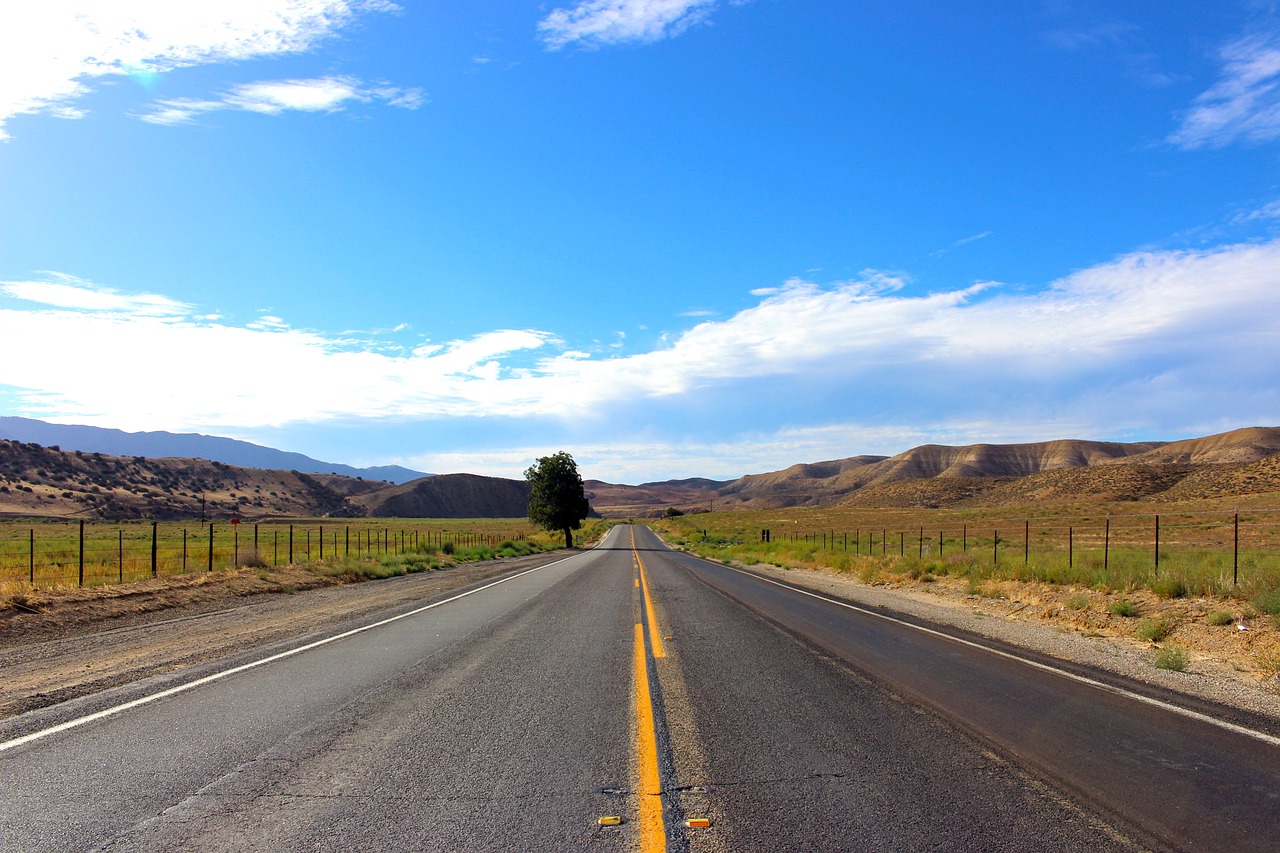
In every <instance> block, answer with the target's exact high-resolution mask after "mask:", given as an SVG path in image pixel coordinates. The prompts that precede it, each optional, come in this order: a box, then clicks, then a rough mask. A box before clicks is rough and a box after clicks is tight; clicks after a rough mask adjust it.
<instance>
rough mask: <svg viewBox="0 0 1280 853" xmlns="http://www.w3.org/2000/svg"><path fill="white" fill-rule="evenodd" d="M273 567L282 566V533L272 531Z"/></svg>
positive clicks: (277, 530)
mask: <svg viewBox="0 0 1280 853" xmlns="http://www.w3.org/2000/svg"><path fill="white" fill-rule="evenodd" d="M271 565H272V566H278V565H280V531H279V529H276V530H273V531H271Z"/></svg>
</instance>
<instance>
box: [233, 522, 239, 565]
mask: <svg viewBox="0 0 1280 853" xmlns="http://www.w3.org/2000/svg"><path fill="white" fill-rule="evenodd" d="M239 565H240V525H238V524H233V525H231V566H232V568H238V567H239Z"/></svg>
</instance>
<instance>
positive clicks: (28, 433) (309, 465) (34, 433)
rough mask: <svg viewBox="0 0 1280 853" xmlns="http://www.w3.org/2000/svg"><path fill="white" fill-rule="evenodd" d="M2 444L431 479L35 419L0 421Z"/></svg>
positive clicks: (220, 442)
mask: <svg viewBox="0 0 1280 853" xmlns="http://www.w3.org/2000/svg"><path fill="white" fill-rule="evenodd" d="M0 438H7V439H10V440H12V441H21V442H26V443H33V442H34V443H35V444H42V445H44V446H45V447H55V446H56V447H60V448H61V449H63V450H81V451H84V452H85V453H106V454H110V455H111V456H145V457H147V458H148V459H166V458H182V459H207V460H209V461H210V462H222V463H224V464H227V465H238V466H240V467H241V468H266V469H269V470H277V471H301V472H302V473H304V474H341V475H343V476H344V477H359V478H362V479H365V480H386V481H388V482H391V483H407V482H409V481H410V480H417V479H419V478H421V477H428V476H430V475H429V474H424V473H423V472H421V471H413V470H411V469H409V468H402V467H400V466H399V465H378V466H375V467H372V468H353V467H352V466H350V465H342V464H339V463H336V462H321V461H320V460H318V459H312V458H311V457H310V456H304V455H302V454H301V453H290V452H288V451H285V450H275V449H273V448H270V447H263V446H261V445H258V444H253V443H251V442H248V441H237V440H235V439H232V438H218V437H217V436H212V435H199V434H197V433H173V432H123V431H121V430H118V429H104V428H102V427H91V426H73V425H65V424H51V423H46V422H45V421H38V420H33V419H31V418H15V417H0Z"/></svg>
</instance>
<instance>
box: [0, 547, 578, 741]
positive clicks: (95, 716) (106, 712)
mask: <svg viewBox="0 0 1280 853" xmlns="http://www.w3.org/2000/svg"><path fill="white" fill-rule="evenodd" d="M574 556H577V555H574ZM572 559H573V557H565V558H564V559H563V560H556V561H555V562H554V563H547V564H546V565H545V566H536V567H534V568H532V569H529V570H527V571H523V572H521V573H520V574H518V575H511V576H510V577H506V578H503V579H502V580H497V581H494V582H493V583H489V584H485V585H484V586H481V587H477V588H475V589H473V590H469V591H467V592H464V593H460V594H459V595H455V596H453V597H451V598H446V599H444V600H443V601H437V602H435V603H434V604H428V605H426V606H424V607H419V608H417V609H416V610H410V611H409V612H408V613H401V614H400V615H399V616H392V617H390V618H388V619H383V620H382V621H380V622H374V623H373V624H372V625H365V626H364V627H363V628H353V629H352V630H350V631H345V632H343V633H341V634H336V635H334V636H332V637H326V638H325V639H323V640H316V641H315V642H314V643H308V644H307V645H305V646H299V647H298V648H296V649H290V650H289V651H287V652H280V653H279V654H274V655H271V656H270V657H265V658H263V659H262V660H256V661H253V662H251V663H245V664H241V665H240V666H233V667H232V668H231V669H227V670H223V671H222V672H215V673H214V674H213V675H206V676H205V677H204V678H197V679H196V680H195V681H190V682H187V683H186V684H179V685H177V686H176V687H170V688H168V689H166V690H161V691H160V692H159V693H152V694H150V695H149V696H141V697H139V698H137V699H133V700H130V701H128V702H124V703H121V704H119V705H115V706H112V707H110V708H104V709H103V710H101V711H95V712H94V713H92V714H86V715H85V716H83V717H77V718H75V719H74V720H67V721H66V722H65V723H59V724H58V725H56V726H50V727H49V728H47V729H41V730H40V731H38V732H32V733H31V734H28V735H23V736H22V737H18V738H14V739H13V740H7V741H4V742H3V743H0V752H4V751H5V750H8V749H14V748H15V747H19V746H22V745H24V744H28V743H31V742H32V741H35V740H40V739H41V738H46V737H48V736H49V735H55V734H58V733H59V732H65V731H67V730H68V729H74V728H78V727H79V726H83V725H85V724H86V723H92V722H94V721H96V720H101V719H105V718H106V717H111V716H114V715H116V714H119V713H122V712H124V711H131V710H133V709H134V708H138V707H140V706H142V705H147V704H150V703H152V702H155V701H156V700H158V699H164V698H167V697H169V696H173V695H176V694H178V693H184V692H186V691H188V690H194V689H195V688H197V687H203V686H204V685H206V684H209V683H211V682H214V681H218V680H220V679H223V678H226V677H227V676H229V675H235V674H237V673H241V672H244V671H245V670H250V669H255V668H257V667H260V666H265V665H267V664H269V663H274V662H275V661H278V660H283V659H285V658H289V657H293V656H294V655H299V654H302V653H303V652H309V651H311V650H312V649H318V648H320V647H321V646H327V645H329V643H336V642H337V641H338V640H345V639H346V638H347V637H354V636H355V635H356V634H363V633H364V632H365V631H372V630H373V629H374V628H381V627H382V626H383V625H389V624H391V623H392V622H398V621H400V620H401V619H408V618H409V617H410V616H417V615H418V614H419V613H423V612H425V611H427V610H432V609H434V608H436V607H440V606H442V605H445V604H449V603H450V602H454V601H457V600H458V599H460V598H466V597H467V596H468V595H475V594H476V593H477V592H484V591H485V590H486V589H492V588H493V587H495V586H497V585H498V584H502V583H506V582H507V581H513V580H515V579H516V578H522V577H524V576H525V575H529V574H533V573H534V572H540V571H542V570H543V569H549V568H551V567H552V566H558V565H560V564H561V563H565V562H568V561H569V560H572Z"/></svg>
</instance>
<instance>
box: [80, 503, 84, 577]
mask: <svg viewBox="0 0 1280 853" xmlns="http://www.w3.org/2000/svg"><path fill="white" fill-rule="evenodd" d="M80 586H84V519H83V518H82V519H80Z"/></svg>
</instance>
